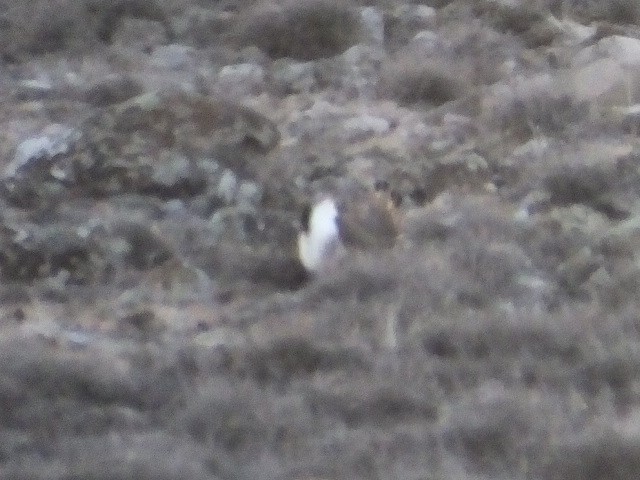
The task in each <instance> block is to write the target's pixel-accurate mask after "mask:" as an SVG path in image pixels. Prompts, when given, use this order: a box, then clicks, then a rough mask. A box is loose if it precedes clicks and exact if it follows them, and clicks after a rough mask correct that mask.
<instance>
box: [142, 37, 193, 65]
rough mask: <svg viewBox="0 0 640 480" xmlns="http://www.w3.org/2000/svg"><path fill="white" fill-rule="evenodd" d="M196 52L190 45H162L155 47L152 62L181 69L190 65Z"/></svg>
mask: <svg viewBox="0 0 640 480" xmlns="http://www.w3.org/2000/svg"><path fill="white" fill-rule="evenodd" d="M194 53H195V50H194V48H193V47H190V46H188V45H181V44H177V43H172V44H170V45H161V46H158V47H156V48H154V49H153V52H152V53H151V63H152V64H153V65H155V66H157V67H161V68H166V69H168V70H180V69H181V68H185V67H186V66H187V65H189V63H190V62H191V59H192V58H193V54H194Z"/></svg>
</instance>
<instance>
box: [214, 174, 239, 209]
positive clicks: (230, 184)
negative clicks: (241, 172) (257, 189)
mask: <svg viewBox="0 0 640 480" xmlns="http://www.w3.org/2000/svg"><path fill="white" fill-rule="evenodd" d="M237 190H238V180H237V178H236V176H235V174H234V173H233V172H232V171H231V170H229V169H228V168H227V169H225V171H224V172H223V173H222V177H220V181H219V182H218V195H219V196H220V197H222V199H223V200H224V201H225V203H227V204H231V203H232V202H233V200H234V198H235V196H236V192H237Z"/></svg>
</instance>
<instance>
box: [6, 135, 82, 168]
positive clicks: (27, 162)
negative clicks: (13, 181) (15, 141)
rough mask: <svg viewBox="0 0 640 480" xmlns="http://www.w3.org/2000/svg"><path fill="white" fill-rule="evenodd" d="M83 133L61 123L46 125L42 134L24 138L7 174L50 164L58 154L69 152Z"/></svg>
mask: <svg viewBox="0 0 640 480" xmlns="http://www.w3.org/2000/svg"><path fill="white" fill-rule="evenodd" d="M80 137H81V133H80V131H78V130H76V129H75V128H72V127H68V126H66V125H62V124H59V123H54V124H52V125H49V126H48V127H46V128H45V129H44V130H43V132H42V135H41V136H39V137H32V138H28V139H26V140H24V141H23V142H22V143H20V145H18V148H17V149H16V152H15V155H14V157H13V160H12V161H11V162H10V163H9V165H8V166H7V168H6V170H5V176H7V177H12V176H14V175H18V174H23V173H26V172H28V171H29V170H30V169H32V168H37V169H40V168H42V167H43V165H42V164H43V162H44V163H45V168H47V167H49V166H50V163H49V162H50V161H51V160H52V159H53V158H54V157H56V156H57V155H64V154H67V153H69V152H70V151H71V150H72V149H73V147H74V144H75V143H76V142H77V141H78V140H79V139H80Z"/></svg>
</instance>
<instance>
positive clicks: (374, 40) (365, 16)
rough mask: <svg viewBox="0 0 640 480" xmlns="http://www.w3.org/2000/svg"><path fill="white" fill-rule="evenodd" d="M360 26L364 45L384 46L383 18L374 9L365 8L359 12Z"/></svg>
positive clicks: (378, 11) (380, 13)
mask: <svg viewBox="0 0 640 480" xmlns="http://www.w3.org/2000/svg"><path fill="white" fill-rule="evenodd" d="M360 26H361V30H362V35H363V37H364V38H363V40H364V42H365V43H369V44H372V45H378V46H382V45H383V44H384V18H383V16H382V12H380V10H378V9H377V8H375V7H365V8H363V9H362V11H361V12H360Z"/></svg>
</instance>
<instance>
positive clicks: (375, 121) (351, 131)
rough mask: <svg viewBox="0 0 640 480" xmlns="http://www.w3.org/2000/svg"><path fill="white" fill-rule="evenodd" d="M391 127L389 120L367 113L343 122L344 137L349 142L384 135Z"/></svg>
mask: <svg viewBox="0 0 640 480" xmlns="http://www.w3.org/2000/svg"><path fill="white" fill-rule="evenodd" d="M390 128H391V124H390V123H389V121H388V120H386V119H384V118H380V117H374V116H373V115H367V114H365V115H361V116H359V117H353V118H350V119H348V120H345V121H344V122H343V123H342V129H343V132H344V133H343V135H344V139H345V140H346V141H347V142H349V143H351V142H358V141H362V140H365V139H367V138H369V137H371V136H374V135H384V134H385V133H387V132H389V129H390Z"/></svg>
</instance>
